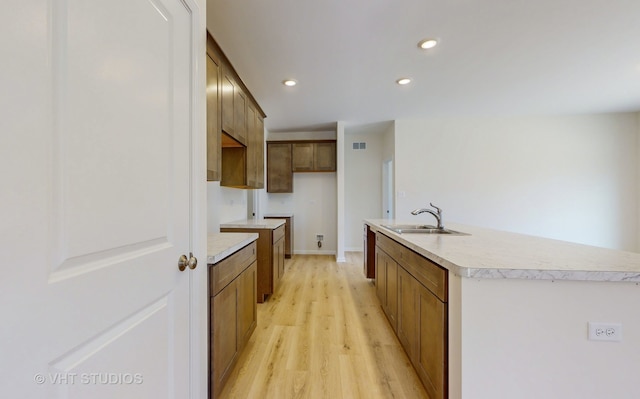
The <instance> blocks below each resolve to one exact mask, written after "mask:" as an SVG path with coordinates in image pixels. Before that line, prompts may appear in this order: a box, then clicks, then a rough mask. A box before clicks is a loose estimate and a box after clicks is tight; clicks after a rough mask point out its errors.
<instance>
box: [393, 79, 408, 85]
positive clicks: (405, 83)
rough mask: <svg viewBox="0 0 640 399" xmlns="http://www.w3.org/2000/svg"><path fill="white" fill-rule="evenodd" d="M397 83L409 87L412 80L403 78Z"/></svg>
mask: <svg viewBox="0 0 640 399" xmlns="http://www.w3.org/2000/svg"><path fill="white" fill-rule="evenodd" d="M396 83H397V84H399V85H408V84H409V83H411V79H409V78H401V79H398V80H396Z"/></svg>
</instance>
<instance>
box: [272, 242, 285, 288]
mask: <svg viewBox="0 0 640 399" xmlns="http://www.w3.org/2000/svg"><path fill="white" fill-rule="evenodd" d="M272 261H273V292H274V293H275V292H277V290H278V287H279V285H280V279H281V278H282V275H283V274H284V238H280V239H279V240H278V241H277V242H275V243H274V244H273V257H272Z"/></svg>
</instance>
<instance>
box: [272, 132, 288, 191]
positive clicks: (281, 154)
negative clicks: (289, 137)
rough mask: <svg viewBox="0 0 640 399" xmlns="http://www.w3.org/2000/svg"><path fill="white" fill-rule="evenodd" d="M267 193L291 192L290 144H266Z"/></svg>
mask: <svg viewBox="0 0 640 399" xmlns="http://www.w3.org/2000/svg"><path fill="white" fill-rule="evenodd" d="M267 192H269V193H292V192H293V172H292V170H291V144H290V143H267Z"/></svg>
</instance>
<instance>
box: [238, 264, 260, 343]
mask: <svg viewBox="0 0 640 399" xmlns="http://www.w3.org/2000/svg"><path fill="white" fill-rule="evenodd" d="M257 273H258V262H257V261H255V262H253V263H252V264H251V266H249V267H248V268H247V269H246V270H245V271H244V272H242V274H240V276H238V344H239V348H238V351H241V350H242V348H243V347H244V346H245V344H246V343H247V341H248V340H249V337H250V336H251V334H252V333H253V331H254V330H255V328H256V322H257V313H256V310H257V308H256V303H257V300H256V299H257V298H256V284H257V281H258V280H257Z"/></svg>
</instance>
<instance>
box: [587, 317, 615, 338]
mask: <svg viewBox="0 0 640 399" xmlns="http://www.w3.org/2000/svg"><path fill="white" fill-rule="evenodd" d="M589 339H590V340H591V341H614V342H620V341H622V324H621V323H601V322H592V321H590V322H589Z"/></svg>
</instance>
